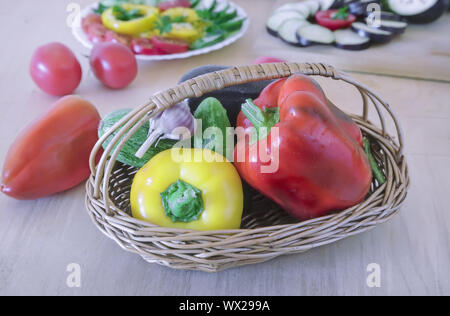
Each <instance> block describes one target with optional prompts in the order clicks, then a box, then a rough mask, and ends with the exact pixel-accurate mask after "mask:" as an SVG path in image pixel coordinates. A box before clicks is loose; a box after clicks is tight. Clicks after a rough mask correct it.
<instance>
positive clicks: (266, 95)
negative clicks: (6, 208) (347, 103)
mask: <svg viewBox="0 0 450 316" xmlns="http://www.w3.org/2000/svg"><path fill="white" fill-rule="evenodd" d="M294 91H309V92H313V93H314V94H315V95H316V96H317V97H318V98H320V99H321V100H322V101H323V102H326V103H328V106H329V107H330V109H331V110H332V111H333V113H334V115H335V116H336V118H337V119H338V120H339V123H340V125H341V126H342V128H343V129H344V130H345V131H346V132H347V133H348V134H349V135H350V136H351V137H352V138H353V139H354V140H355V141H356V142H357V143H358V144H359V145H360V146H363V137H362V133H361V129H360V128H359V126H358V125H356V123H355V122H354V121H353V120H352V119H351V118H350V117H349V116H348V115H347V114H345V113H344V112H342V111H341V110H340V109H339V108H337V107H336V106H335V105H334V104H333V103H331V102H330V101H329V100H328V99H327V98H326V97H325V93H324V92H323V90H322V88H321V87H320V86H319V84H318V83H317V82H316V81H315V80H312V79H310V78H309V77H307V76H304V75H300V74H297V75H293V76H291V77H289V78H288V79H280V80H277V81H275V82H273V83H271V84H270V85H268V86H267V87H266V88H265V89H264V90H263V91H262V92H261V94H260V95H259V97H258V98H257V99H256V100H255V101H254V103H255V104H256V105H257V106H258V107H259V108H260V109H261V110H263V111H266V109H268V108H276V107H278V106H279V104H281V102H282V101H283V99H284V98H285V97H286V96H288V95H289V94H290V93H292V92H294ZM236 126H237V127H243V128H248V127H250V126H253V124H252V123H251V122H250V120H249V119H248V118H247V117H246V116H245V114H244V113H243V112H242V111H241V112H240V113H239V115H238V118H237V122H236Z"/></svg>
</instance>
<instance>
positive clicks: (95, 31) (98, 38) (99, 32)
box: [87, 24, 108, 44]
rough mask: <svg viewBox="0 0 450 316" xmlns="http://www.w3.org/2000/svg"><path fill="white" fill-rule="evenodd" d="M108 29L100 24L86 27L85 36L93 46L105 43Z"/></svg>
mask: <svg viewBox="0 0 450 316" xmlns="http://www.w3.org/2000/svg"><path fill="white" fill-rule="evenodd" d="M107 32H108V29H107V28H106V27H104V26H103V25H102V24H91V25H89V27H88V31H87V35H88V39H89V40H90V41H91V42H92V43H93V44H98V43H103V42H105V41H106V33H107Z"/></svg>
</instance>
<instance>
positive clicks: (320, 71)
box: [86, 63, 409, 272]
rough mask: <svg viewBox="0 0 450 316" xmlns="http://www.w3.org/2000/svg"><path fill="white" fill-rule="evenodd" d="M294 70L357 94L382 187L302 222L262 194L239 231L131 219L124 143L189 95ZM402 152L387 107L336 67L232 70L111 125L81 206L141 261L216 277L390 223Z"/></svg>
mask: <svg viewBox="0 0 450 316" xmlns="http://www.w3.org/2000/svg"><path fill="white" fill-rule="evenodd" d="M295 73H302V74H305V75H317V76H323V77H328V78H332V79H335V80H342V81H344V82H347V83H348V84H351V85H353V86H355V87H356V88H357V89H358V91H359V92H360V94H361V96H362V103H363V105H362V106H363V113H362V115H361V116H356V115H352V118H353V119H354V120H355V122H356V123H357V124H358V125H359V126H360V127H361V130H362V132H363V134H364V136H366V137H369V138H370V139H371V143H372V152H373V154H374V157H375V159H376V161H377V162H378V164H379V166H380V168H381V170H382V172H383V173H384V174H385V176H386V179H387V181H386V183H384V184H383V185H380V184H378V183H377V182H376V180H374V181H373V183H372V187H371V190H370V192H369V194H368V196H367V197H366V199H365V200H364V201H363V202H362V203H360V204H358V205H356V206H354V207H351V208H349V209H346V210H344V211H341V212H339V213H336V214H332V215H328V216H325V217H321V218H317V219H313V220H309V221H305V222H300V223H299V222H298V221H297V220H295V219H294V218H292V217H290V216H289V215H288V214H287V213H286V212H284V211H283V210H281V209H280V208H279V207H278V206H277V205H276V204H274V203H272V202H271V201H270V200H268V199H267V198H265V197H263V196H261V195H259V194H257V195H255V197H254V199H253V203H252V207H251V209H249V210H244V217H243V221H242V228H241V229H238V230H227V231H208V232H204V231H201V232H200V231H189V230H180V229H173V228H165V227H159V226H155V225H152V224H150V223H147V222H143V221H140V220H137V219H135V218H133V217H131V215H130V214H131V211H130V201H129V193H130V189H131V183H132V180H133V176H134V174H135V173H136V172H137V169H135V168H133V167H129V166H126V165H124V164H121V163H119V162H116V158H117V155H118V154H119V152H120V150H121V148H122V147H123V145H124V144H125V142H126V141H128V139H130V137H131V136H132V135H133V134H134V132H136V131H137V130H138V129H139V128H140V127H141V126H142V125H143V124H145V122H147V121H148V120H149V119H150V118H151V117H153V116H155V115H157V114H158V113H160V112H162V111H164V110H165V109H167V108H169V107H171V106H172V105H174V104H177V103H179V102H181V101H183V100H185V99H186V98H191V97H200V96H202V95H203V94H205V93H208V92H212V91H214V90H219V89H222V88H224V87H228V86H232V85H237V84H243V83H247V82H251V81H260V80H269V79H278V78H283V77H288V76H290V75H292V74H295ZM369 106H373V107H374V108H375V109H376V112H377V114H378V116H379V121H380V127H377V126H375V125H373V124H372V123H371V122H369V121H368V118H367V116H368V110H369V109H368V108H369ZM383 109H384V110H383ZM383 112H387V113H388V114H389V116H390V118H391V119H392V121H393V122H394V125H395V127H396V131H397V135H396V141H394V138H393V137H391V136H389V135H387V134H386V121H385V118H384V115H383ZM121 126H123V128H122V129H121V130H120V131H119V132H118V133H117V134H116V135H115V136H114V138H113V139H112V141H111V142H110V144H109V145H108V147H107V148H106V149H105V151H104V153H103V155H102V158H101V160H100V162H99V163H98V164H97V165H96V164H95V157H96V155H97V153H98V151H99V150H100V149H101V147H102V144H103V142H104V141H105V140H106V139H107V138H108V137H109V136H110V135H111V134H112V133H113V132H114V131H116V130H117V129H119V128H120V127H121ZM402 150H403V135H402V132H401V128H400V125H399V122H398V120H397V117H396V116H395V114H394V113H393V112H392V110H391V108H390V106H389V105H388V104H387V103H386V102H384V101H383V100H382V99H381V97H379V96H378V95H377V94H375V93H374V92H372V91H370V90H369V89H368V88H367V87H365V86H363V85H361V84H359V83H357V82H356V81H354V80H352V79H351V78H349V77H348V76H347V75H346V74H344V73H341V72H338V71H336V70H335V69H334V68H333V67H331V66H328V65H324V64H310V63H278V64H263V65H253V66H245V67H236V68H232V69H227V70H223V71H219V72H214V73H210V74H207V75H203V76H200V77H197V78H194V79H191V80H189V81H187V82H185V83H183V84H181V85H178V86H176V87H174V88H172V89H169V90H166V91H163V92H160V93H158V94H156V95H154V96H153V97H152V98H151V99H150V101H149V102H148V103H147V104H145V105H143V106H141V107H138V108H136V109H135V110H133V111H132V112H131V113H129V114H128V115H127V116H126V117H124V118H123V119H122V120H121V121H120V122H118V123H117V124H116V125H115V126H113V128H111V130H110V131H109V132H108V133H106V134H105V135H104V136H103V137H102V138H101V139H100V140H99V142H98V143H97V144H96V146H95V148H94V150H93V152H92V155H91V161H90V164H91V170H92V175H91V177H90V179H89V181H88V182H87V186H86V188H87V194H86V206H87V210H88V213H89V215H90V217H91V218H92V220H93V222H94V224H95V225H96V226H97V227H98V228H99V229H100V230H101V231H102V232H103V233H104V234H105V235H106V236H108V237H109V238H111V239H113V240H115V241H116V242H117V243H118V244H119V245H120V246H121V247H122V248H123V249H125V250H127V251H130V252H134V253H136V254H139V255H140V256H142V258H144V260H146V261H148V262H152V263H158V264H162V265H165V266H169V267H172V268H175V269H187V270H201V271H206V272H217V271H221V270H224V269H228V268H232V267H236V266H241V265H247V264H253V263H259V262H263V261H267V260H270V259H272V258H275V257H277V256H280V255H285V254H292V253H299V252H304V251H307V250H309V249H312V248H315V247H319V246H322V245H326V244H329V243H332V242H335V241H338V240H340V239H343V238H345V237H348V236H352V235H356V234H359V233H362V232H364V231H367V230H369V229H371V228H373V227H374V226H375V225H378V224H380V223H383V222H385V221H387V220H389V219H390V218H391V217H392V216H393V215H394V214H396V213H397V211H398V210H399V208H400V206H401V204H402V203H403V201H404V199H405V197H406V194H407V189H408V187H409V176H408V168H407V164H406V161H405V158H404V156H403V153H402Z"/></svg>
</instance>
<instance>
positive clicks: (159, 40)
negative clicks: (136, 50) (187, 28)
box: [152, 36, 189, 54]
mask: <svg viewBox="0 0 450 316" xmlns="http://www.w3.org/2000/svg"><path fill="white" fill-rule="evenodd" d="M152 44H153V46H154V47H155V48H156V49H159V50H160V51H162V52H164V53H166V54H178V53H184V52H187V51H188V50H189V43H188V42H185V41H182V40H177V39H170V38H163V37H160V36H153V37H152Z"/></svg>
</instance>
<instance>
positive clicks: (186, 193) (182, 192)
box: [161, 180, 203, 223]
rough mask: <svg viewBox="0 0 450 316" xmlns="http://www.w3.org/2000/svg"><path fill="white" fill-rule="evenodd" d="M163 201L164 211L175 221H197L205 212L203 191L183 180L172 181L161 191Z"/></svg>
mask: <svg viewBox="0 0 450 316" xmlns="http://www.w3.org/2000/svg"><path fill="white" fill-rule="evenodd" d="M161 202H162V205H163V208H164V213H165V214H166V216H168V217H170V219H171V220H172V222H174V223H176V222H184V223H188V222H191V221H195V220H197V219H199V217H200V214H201V213H202V212H203V199H202V193H201V191H200V190H199V189H197V188H196V187H194V186H193V185H190V184H189V183H186V182H184V181H183V180H178V181H177V182H175V183H172V184H171V185H170V186H169V188H167V190H166V191H164V192H163V193H161Z"/></svg>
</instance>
